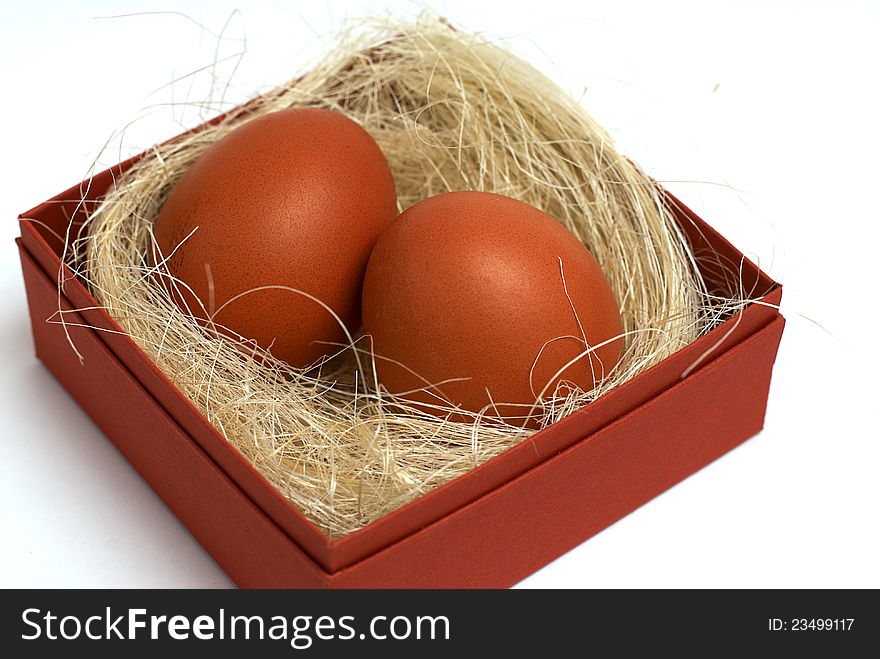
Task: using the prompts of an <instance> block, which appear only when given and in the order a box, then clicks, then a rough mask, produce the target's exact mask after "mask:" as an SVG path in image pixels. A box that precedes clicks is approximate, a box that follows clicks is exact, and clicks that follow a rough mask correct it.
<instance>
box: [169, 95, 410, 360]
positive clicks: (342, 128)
mask: <svg viewBox="0 0 880 659" xmlns="http://www.w3.org/2000/svg"><path fill="white" fill-rule="evenodd" d="M396 213H397V201H396V195H395V190H394V181H393V179H392V176H391V171H390V169H389V167H388V163H387V162H386V160H385V157H384V155H383V154H382V151H381V150H380V148H379V146H378V145H377V144H376V143H375V141H374V140H373V139H372V138H371V137H370V135H369V134H367V132H366V131H365V130H364V129H363V128H361V127H360V126H359V125H358V124H356V123H354V122H353V121H351V120H350V119H348V118H346V117H344V116H343V115H341V114H338V113H335V112H331V111H329V110H320V109H290V110H282V111H279V112H272V113H269V114H266V115H263V116H261V117H259V118H257V119H254V120H252V121H249V122H248V123H246V124H244V125H242V126H241V127H239V128H236V129H235V130H233V131H232V132H230V133H229V134H228V135H226V136H224V137H223V138H221V139H220V140H218V141H217V142H215V143H214V144H213V145H212V146H210V147H209V148H208V149H207V150H206V151H205V152H204V154H203V155H201V156H200V157H199V158H198V160H196V161H195V162H194V163H193V164H192V166H191V167H190V168H189V169H188V170H187V171H186V173H185V174H184V175H183V176H182V177H181V178H180V180H179V181H178V182H177V184H176V185H175V186H174V188H173V189H172V191H171V193H170V195H169V196H168V199H167V201H166V202H165V204H164V206H163V207H162V209H161V212H160V214H159V216H158V218H157V219H156V223H155V227H154V232H155V236H156V242H157V245H158V248H159V249H160V250H161V254H162V255H163V256H164V257H169V255H170V258H168V259H167V268H168V271H169V273H170V274H171V275H172V276H173V277H174V278H177V279H179V280H180V282H182V283H183V284H185V286H184V285H178V286H172V287H170V288H171V289H173V294H174V297H175V299H176V301H177V303H178V305H179V306H181V307H182V308H184V309H186V310H188V311H189V312H190V313H192V314H193V315H194V316H196V317H197V318H200V319H205V320H207V319H211V320H212V321H213V322H214V323H216V324H217V325H219V326H220V327H221V328H223V330H222V331H224V332H225V333H227V334H233V333H234V334H237V335H239V336H241V337H244V338H245V339H248V340H253V341H255V342H256V343H257V344H258V345H259V346H261V347H263V348H266V349H269V350H271V352H272V353H273V354H274V355H275V356H276V357H278V358H280V359H282V360H285V361H287V362H289V363H290V364H292V365H294V366H297V367H305V366H307V365H310V364H312V363H314V362H315V361H316V360H318V359H320V358H321V357H322V356H323V355H326V354H330V353H333V352H335V351H336V350H337V349H338V345H336V346H334V345H333V344H339V343H344V342H345V341H346V338H345V332H344V331H343V330H342V328H341V327H340V324H339V322H337V320H336V319H335V318H334V314H335V315H336V316H338V317H339V319H340V320H341V321H342V323H343V324H344V325H345V326H346V328H347V329H348V330H349V331H351V332H353V331H355V330H357V329H358V328H359V327H360V302H361V287H362V283H363V276H364V270H365V268H366V266H367V261H368V260H369V257H370V252H371V251H372V249H373V246H374V245H375V243H376V241H377V240H378V238H379V236H380V234H381V233H382V231H383V230H384V229H385V228H386V227H387V226H388V224H389V223H390V222H391V220H392V219H393V218H394V216H395V215H396ZM187 287H188V288H189V289H190V290H188V289H187ZM325 307H326V308H325ZM328 309H329V310H332V312H333V313H331V312H330V311H329V310H328Z"/></svg>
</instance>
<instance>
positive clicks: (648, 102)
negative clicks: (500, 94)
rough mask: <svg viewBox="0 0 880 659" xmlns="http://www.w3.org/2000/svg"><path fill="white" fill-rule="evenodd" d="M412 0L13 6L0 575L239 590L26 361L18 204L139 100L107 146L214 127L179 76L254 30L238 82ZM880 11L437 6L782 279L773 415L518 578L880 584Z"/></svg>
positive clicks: (42, 191)
mask: <svg viewBox="0 0 880 659" xmlns="http://www.w3.org/2000/svg"><path fill="white" fill-rule="evenodd" d="M422 6H423V5H422V4H421V3H418V4H417V3H412V2H397V3H395V2H359V3H354V2H350V3H343V2H333V3H331V2H316V1H309V2H281V1H276V2H244V1H243V0H238V2H207V1H206V2H182V1H178V2H173V3H172V2H164V3H163V2H149V3H148V2H57V3H49V2H19V3H9V5H8V6H6V7H5V8H4V11H3V20H2V23H0V93H2V101H0V113H2V117H0V127H2V128H0V130H2V132H3V142H2V149H0V177H2V178H0V181H2V183H0V190H2V195H0V211H2V212H0V217H2V222H0V249H2V258H0V295H2V301H3V310H4V312H3V314H2V316H0V346H2V351H3V352H2V354H0V359H2V362H0V363H2V368H0V419H2V426H0V428H2V430H0V433H2V434H0V528H2V529H3V531H2V533H3V536H2V541H0V586H7V587H8V586H132V587H137V586H207V587H211V586H218V587H226V586H230V585H231V583H230V581H229V580H228V579H227V577H226V576H225V575H224V574H223V572H222V571H221V570H220V569H219V568H218V567H217V566H216V565H215V564H214V562H213V561H212V560H211V558H210V557H209V556H208V555H207V554H206V553H205V552H204V551H203V550H202V549H201V547H200V546H199V545H198V543H196V542H195V541H194V540H193V538H192V537H191V536H190V535H189V533H188V532H187V531H186V529H185V528H184V527H183V526H182V525H181V524H180V523H179V522H178V521H177V520H176V519H175V517H174V516H173V515H172V514H171V513H170V512H169V511H168V510H167V509H166V508H165V506H164V505H163V504H162V502H161V501H160V500H159V499H158V498H157V497H156V496H155V495H154V494H153V493H152V491H151V490H150V488H149V487H148V486H147V485H146V484H145V483H144V482H143V481H142V480H141V479H140V477H139V476H138V475H137V473H136V472H135V471H134V470H133V469H132V468H131V467H129V465H128V464H127V463H126V462H125V460H124V459H123V458H122V457H121V456H120V455H119V454H118V453H117V452H116V450H115V449H114V448H113V446H112V445H111V444H110V443H109V441H107V440H106V439H105V438H104V436H103V435H102V434H101V433H100V431H98V430H97V428H96V427H95V426H94V425H93V424H92V423H91V421H90V420H89V419H88V418H87V417H86V416H85V415H84V414H83V413H82V412H81V411H80V410H79V409H78V408H77V406H76V405H75V404H74V403H73V401H72V400H71V399H70V398H69V397H68V396H67V394H66V393H65V392H64V391H63V390H62V389H61V388H60V386H59V385H58V384H56V382H55V381H54V380H53V379H52V378H51V377H50V375H49V374H48V373H47V371H45V370H44V368H43V367H42V366H41V365H40V364H39V363H38V362H37V361H36V359H35V358H34V357H33V347H32V343H31V338H30V334H29V324H28V319H27V315H26V304H25V298H24V291H23V286H22V282H21V274H20V270H19V264H18V256H17V254H16V251H15V249H14V245H13V238H14V236H15V235H17V231H18V230H17V226H16V222H15V217H16V215H17V214H18V213H19V212H21V211H24V210H26V209H28V208H30V207H32V206H34V205H36V204H37V203H38V202H40V201H42V200H44V199H46V198H48V197H49V196H51V195H54V194H55V193H57V192H59V191H61V190H63V189H65V188H67V187H68V186H70V185H72V184H74V183H76V182H78V181H79V180H81V179H82V178H84V177H85V175H86V174H87V172H88V170H89V168H90V166H91V165H92V163H93V161H94V160H95V158H96V156H97V154H98V152H99V151H100V150H101V148H102V146H103V145H104V144H105V142H107V140H108V138H110V137H111V134H112V133H113V132H114V130H117V129H120V128H122V127H124V126H125V125H126V124H128V123H129V122H131V121H132V120H133V119H136V118H139V117H140V119H139V121H137V122H136V123H134V124H133V125H132V126H131V127H130V128H129V129H128V131H127V132H126V134H125V137H124V140H123V142H122V146H121V147H120V146H119V143H118V141H116V142H113V143H112V145H111V148H110V150H109V151H108V152H106V153H105V154H104V155H103V156H102V157H101V159H100V164H101V165H102V166H104V165H111V164H113V163H114V162H116V161H118V160H119V159H120V157H123V156H125V155H126V154H129V153H134V152H137V151H140V150H141V149H143V148H144V147H146V146H148V145H150V144H151V143H152V142H154V141H158V140H162V139H165V138H167V137H170V136H171V135H174V134H176V133H178V132H180V130H181V129H182V128H183V127H190V126H192V125H195V124H196V123H198V121H199V119H200V116H199V111H198V108H192V107H190V108H186V107H184V106H183V105H181V103H182V102H184V101H186V100H187V99H188V100H189V101H198V100H200V99H204V98H205V96H206V95H207V94H208V92H209V91H210V89H209V87H210V84H209V83H210V76H204V75H203V76H201V77H200V78H199V79H196V80H195V81H194V82H193V83H192V85H191V84H190V80H189V79H184V80H183V81H180V82H178V83H176V84H174V85H169V83H170V82H171V81H172V79H174V78H176V77H180V76H182V75H184V74H186V73H188V72H191V71H194V70H196V69H199V68H201V67H205V66H207V65H210V64H211V62H212V61H214V60H215V56H216V55H219V59H220V60H224V58H231V59H225V61H222V62H221V64H220V65H219V66H218V69H217V72H216V73H217V77H218V79H219V80H220V81H221V82H222V81H225V80H228V79H229V77H230V75H231V74H232V69H233V68H234V65H235V62H236V57H235V55H236V53H238V52H239V51H240V50H241V47H242V46H243V45H244V44H245V42H243V41H241V39H242V37H244V36H246V55H245V56H244V58H243V59H242V61H241V63H240V66H238V69H237V72H236V73H235V76H234V78H233V84H232V85H231V86H230V88H229V89H228V90H227V92H226V99H225V100H226V101H228V102H230V103H232V102H238V101H241V100H243V99H245V98H247V97H249V96H251V95H252V94H253V93H254V92H256V91H259V90H260V89H265V88H266V87H269V86H271V85H273V84H276V83H278V82H281V81H283V80H286V79H287V78H289V77H292V76H293V75H294V74H295V73H296V72H297V71H298V70H300V69H301V68H302V67H303V66H304V65H305V64H306V63H307V62H308V61H309V60H310V59H312V58H314V57H315V56H317V55H318V54H320V52H321V50H322V48H325V47H326V45H327V43H328V40H329V38H330V37H331V36H332V35H333V33H334V32H335V31H337V30H338V29H339V28H340V27H341V26H342V24H343V23H344V22H345V21H347V20H348V21H354V20H355V19H356V18H357V17H358V16H361V15H364V14H368V13H375V12H380V13H392V14H395V15H412V14H414V13H416V12H418V11H419V9H420V8H421V7H422ZM878 6H880V3H873V2H870V1H868V0H866V1H865V2H842V1H839V0H838V1H835V2H831V1H829V2H824V3H823V2H773V3H771V2H758V1H755V2H745V1H743V2H732V3H723V4H722V3H711V2H680V1H666V2H662V3H658V2H571V3H567V2H553V1H551V0H541V1H540V2H537V3H521V8H517V3H511V2H509V0H508V1H500V2H483V1H480V2H474V1H473V0H468V1H466V2H435V3H433V4H431V7H433V8H434V9H435V10H436V11H438V12H439V13H441V14H443V15H445V16H447V17H448V18H450V19H451V20H452V21H453V22H455V23H457V24H459V25H461V26H463V27H465V28H468V29H472V30H479V31H483V32H485V33H486V34H488V35H489V36H491V37H493V38H505V41H504V42H505V43H506V44H507V46H508V47H510V48H512V49H513V50H515V51H516V52H517V53H519V54H521V55H523V56H525V57H527V58H528V59H530V60H531V61H533V62H534V63H535V64H536V65H537V66H538V67H539V68H541V69H542V70H543V71H545V72H546V73H547V74H548V75H550V76H552V77H553V78H555V79H556V80H558V81H559V82H560V83H562V84H563V85H564V86H566V87H567V88H568V89H570V90H571V91H572V93H575V94H578V95H583V102H584V103H585V105H586V106H587V108H588V109H589V110H590V111H591V112H592V113H593V115H594V116H595V117H596V118H597V119H599V121H600V122H601V123H603V124H604V125H605V126H606V127H607V128H608V129H609V130H610V131H611V133H612V135H613V136H614V137H615V138H616V140H617V142H618V145H619V146H620V148H621V149H622V150H623V151H624V152H626V153H627V154H629V155H630V156H632V157H633V158H635V159H636V160H637V161H638V162H640V163H641V164H642V165H643V166H644V167H645V169H647V171H648V172H649V173H651V174H653V175H654V176H655V177H657V178H659V179H661V180H663V181H666V182H667V185H668V187H669V188H671V189H672V190H673V191H674V192H675V193H676V194H678V195H679V196H680V197H681V198H683V200H684V201H685V202H686V203H688V204H689V205H691V206H692V207H693V208H694V209H695V210H696V211H697V212H698V213H700V214H701V215H702V216H703V217H705V218H706V219H707V220H708V221H709V222H710V223H711V224H712V225H714V226H715V227H716V228H718V229H719V230H720V231H721V232H722V233H723V234H724V235H726V236H727V237H729V238H730V239H731V240H732V241H733V242H734V244H736V245H737V246H738V247H739V248H740V249H742V250H743V251H745V252H746V253H747V254H749V255H751V256H752V257H753V258H755V259H756V260H758V261H759V262H760V264H761V265H762V266H763V267H764V268H765V269H766V270H767V271H768V272H769V273H770V274H771V275H772V276H773V277H774V278H776V279H777V280H779V281H781V282H783V283H784V285H785V295H784V297H785V300H784V306H783V312H784V313H785V315H786V317H787V318H788V321H789V322H788V325H787V328H786V330H785V336H784V338H783V342H782V347H781V350H780V353H779V358H778V361H777V363H776V368H775V371H774V376H773V385H772V389H771V392H770V401H769V409H768V413H767V421H766V429H765V430H764V432H762V433H761V434H760V435H758V436H757V437H756V438H754V439H752V440H751V441H749V442H747V443H746V444H745V445H743V446H742V447H740V448H738V449H736V450H734V451H733V452H732V453H730V454H729V455H727V456H725V457H724V458H722V459H721V460H719V461H718V462H716V463H715V464H712V465H710V466H709V467H707V468H706V469H703V470H702V471H701V472H699V473H698V474H696V475H694V476H692V477H691V478H689V479H687V480H686V481H685V482H684V483H682V484H680V485H678V486H676V487H674V488H672V490H670V491H669V492H667V493H665V494H663V495H662V496H660V497H659V498H657V499H655V500H654V501H652V502H650V503H649V504H647V505H645V506H643V507H642V508H640V509H639V510H637V511H636V512H634V513H633V514H631V515H629V516H628V517H627V518H625V519H624V520H622V521H620V522H618V523H617V524H615V525H614V526H612V527H611V528H609V529H607V530H606V531H603V532H602V533H601V534H599V535H598V536H597V537H595V538H593V539H592V540H590V541H588V542H587V543H585V544H583V545H581V546H580V547H578V548H577V549H575V550H573V551H571V552H570V553H568V554H567V555H565V556H564V557H562V558H560V559H559V560H557V561H555V562H554V563H552V564H550V565H549V566H547V567H546V568H544V569H542V570H541V571H539V572H538V573H536V574H535V575H534V576H532V577H530V578H528V579H527V580H526V581H525V582H523V584H522V585H523V586H526V587H574V586H582V587H631V586H632V587H636V586H644V587H655V586H666V587H679V586H681V587H744V586H755V587H783V586H789V587H808V586H818V587H831V586H839V587H860V586H873V587H878V586H880V568H878V556H880V530H878V503H880V485H878V483H880V479H878V468H880V448H878V439H880V432H878V429H877V422H878V418H877V407H878V403H877V400H876V396H877V393H878V386H877V381H878V366H880V360H878V358H877V352H878V313H877V308H878V304H877V301H876V291H877V284H878V277H877V271H876V268H877V265H878V260H880V256H878V244H877V240H878V237H880V236H878V230H877V225H878V222H880V212H878V209H877V200H878V195H877V189H878V175H880V167H878V158H877V154H878V153H880V131H878V128H877V122H878V118H880V103H878V91H877V89H878V80H877V67H878V64H880V47H878V43H880V39H878V34H880V9H878ZM172 8H173V9H174V10H175V11H177V12H181V14H160V15H155V14H150V15H138V16H132V17H126V18H98V17H106V16H111V15H116V14H131V13H140V12H148V11H152V12H155V11H159V10H163V9H172ZM236 8H238V9H239V10H240V11H239V13H233V11H234V10H235V9H236ZM184 15H185V16H184ZM187 17H188V18H187ZM228 19H229V24H228V25H227V26H226V31H225V36H226V38H225V39H223V40H222V41H221V42H220V44H219V47H218V41H217V38H216V36H215V35H214V34H213V33H218V32H220V31H222V30H223V29H224V24H226V23H227V20H228ZM197 23H201V24H202V26H203V27H200V26H199V25H197ZM215 49H216V51H215ZM205 79H207V80H208V83H205V82H204V80H205ZM200 80H201V82H200ZM221 86H222V85H221ZM219 92H220V89H219V87H218V88H217V89H215V96H214V98H215V100H219V98H220V95H219ZM170 103H174V105H169V104H170ZM208 114H210V112H209V113H208ZM805 317H807V318H809V319H812V320H813V321H815V322H816V323H818V324H819V325H821V327H819V326H817V325H816V324H814V322H812V321H811V320H807V319H806V318H805ZM823 328H824V329H823Z"/></svg>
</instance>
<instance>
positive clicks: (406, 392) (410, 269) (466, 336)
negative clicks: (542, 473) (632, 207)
mask: <svg viewBox="0 0 880 659" xmlns="http://www.w3.org/2000/svg"><path fill="white" fill-rule="evenodd" d="M363 320H364V330H365V332H366V333H368V334H369V335H371V336H372V341H373V350H374V353H375V354H376V356H377V358H376V367H377V372H378V376H379V379H380V381H381V383H382V384H383V385H384V386H385V387H386V388H387V389H388V390H389V391H391V392H392V393H396V394H402V395H403V396H404V397H405V398H407V399H409V400H411V401H413V402H415V403H416V404H417V405H418V407H420V408H423V409H426V410H433V411H435V412H437V413H440V412H441V411H442V410H441V409H436V408H437V407H439V408H442V407H444V406H449V405H450V404H451V405H454V406H458V407H459V408H460V409H462V410H466V411H469V412H475V413H479V412H483V413H485V414H487V415H488V416H496V417H506V418H507V419H508V420H509V421H510V422H512V423H517V424H523V423H527V424H528V425H531V424H532V420H531V419H530V420H528V421H525V420H524V419H522V418H519V419H517V418H516V417H524V416H525V415H526V414H527V413H528V411H529V409H530V408H531V407H532V406H533V405H534V404H535V402H536V400H537V399H538V398H544V399H547V398H548V397H549V396H551V395H552V394H553V393H554V391H555V390H556V388H557V385H559V384H560V383H569V384H573V385H575V386H577V387H579V388H580V389H582V390H585V391H589V390H591V389H592V388H594V386H595V385H596V383H597V382H599V381H600V380H601V379H602V378H603V376H604V375H606V374H608V373H609V372H610V371H611V369H613V368H614V366H615V365H616V364H617V362H618V361H619V359H620V356H621V351H622V349H623V340H622V338H621V335H622V328H621V321H620V313H619V307H618V301H617V299H616V297H615V294H614V292H613V291H612V289H611V287H610V285H609V284H608V281H607V279H606V278H605V275H604V273H603V272H602V270H601V268H600V267H599V265H598V263H597V262H596V260H595V258H593V255H592V254H591V253H590V252H589V251H588V250H587V249H586V248H585V247H584V245H583V244H582V243H581V242H580V241H579V240H578V239H577V238H575V237H574V236H573V235H572V234H571V233H570V232H569V231H568V230H567V229H566V228H565V227H564V226H563V225H561V224H560V223H559V222H556V221H555V220H554V219H553V218H551V217H550V216H548V215H546V214H545V213H543V212H541V211H540V210H538V209H536V208H534V207H532V206H530V205H528V204H525V203H523V202H520V201H517V200H514V199H510V198H508V197H504V196H501V195H497V194H489V193H484V192H454V193H448V194H442V195H438V196H436V197H431V198H430V199H426V200H424V201H422V202H420V203H417V204H415V205H414V206H412V207H411V208H409V209H408V210H406V211H405V212H404V213H402V214H401V215H400V216H399V217H398V218H397V219H396V220H395V221H394V222H393V223H392V224H391V226H390V227H389V228H388V230H387V231H386V232H385V234H384V235H383V236H382V238H381V239H380V240H379V242H378V243H377V244H376V247H375V249H374V250H373V254H372V256H371V258H370V262H369V266H368V267H367V273H366V278H365V281H364V293H363ZM455 416H456V417H462V418H463V417H464V416H465V415H461V414H459V415H455ZM460 420H461V419H460Z"/></svg>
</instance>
